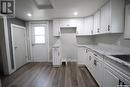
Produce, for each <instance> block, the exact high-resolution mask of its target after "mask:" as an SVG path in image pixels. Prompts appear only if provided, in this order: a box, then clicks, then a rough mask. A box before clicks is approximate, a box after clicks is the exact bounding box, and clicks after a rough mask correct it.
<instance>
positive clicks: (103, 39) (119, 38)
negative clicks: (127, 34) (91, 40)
mask: <svg viewBox="0 0 130 87" xmlns="http://www.w3.org/2000/svg"><path fill="white" fill-rule="evenodd" d="M95 42H96V43H97V44H100V43H103V44H110V45H118V46H125V47H130V40H126V39H124V37H123V34H104V35H97V36H95Z"/></svg>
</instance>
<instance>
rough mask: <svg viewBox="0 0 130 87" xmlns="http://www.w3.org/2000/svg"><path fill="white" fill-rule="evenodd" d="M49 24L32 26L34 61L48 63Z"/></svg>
mask: <svg viewBox="0 0 130 87" xmlns="http://www.w3.org/2000/svg"><path fill="white" fill-rule="evenodd" d="M48 31H49V30H48V27H47V24H31V40H32V41H31V43H32V47H31V48H32V58H31V59H32V60H33V61H34V62H43V61H48V54H49V52H48V48H49V32H48Z"/></svg>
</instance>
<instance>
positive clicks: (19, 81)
mask: <svg viewBox="0 0 130 87" xmlns="http://www.w3.org/2000/svg"><path fill="white" fill-rule="evenodd" d="M2 83H3V87H98V85H97V83H96V82H95V80H94V79H93V78H92V76H91V75H90V73H89V72H88V70H87V69H86V68H85V67H81V66H80V67H79V66H77V64H76V63H68V64H67V65H66V66H65V65H62V66H61V67H59V68H54V67H53V66H52V64H51V63H28V64H26V65H24V66H23V67H21V68H20V69H19V70H17V71H16V72H15V73H13V74H12V75H10V76H6V77H5V76H4V77H2Z"/></svg>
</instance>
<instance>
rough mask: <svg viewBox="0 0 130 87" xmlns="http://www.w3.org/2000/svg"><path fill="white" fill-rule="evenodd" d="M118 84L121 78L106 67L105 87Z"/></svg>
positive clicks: (114, 86) (112, 86)
mask: <svg viewBox="0 0 130 87" xmlns="http://www.w3.org/2000/svg"><path fill="white" fill-rule="evenodd" d="M118 84H119V79H118V78H117V77H116V76H115V75H114V74H113V73H112V72H111V71H110V70H109V69H108V68H106V67H105V71H104V86H103V87H117V86H118Z"/></svg>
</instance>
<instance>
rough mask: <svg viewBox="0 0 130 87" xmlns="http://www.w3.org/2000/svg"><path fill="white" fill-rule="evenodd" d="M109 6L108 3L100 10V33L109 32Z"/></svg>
mask: <svg viewBox="0 0 130 87" xmlns="http://www.w3.org/2000/svg"><path fill="white" fill-rule="evenodd" d="M110 6H111V4H110V2H108V3H107V4H105V5H104V6H103V7H102V8H101V33H110V31H111V8H110Z"/></svg>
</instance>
